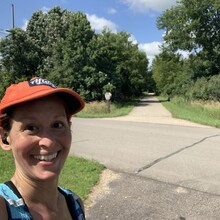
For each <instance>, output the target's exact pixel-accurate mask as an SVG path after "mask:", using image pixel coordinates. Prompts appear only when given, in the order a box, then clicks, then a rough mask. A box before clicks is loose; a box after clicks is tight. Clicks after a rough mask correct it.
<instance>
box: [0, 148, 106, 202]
mask: <svg viewBox="0 0 220 220" xmlns="http://www.w3.org/2000/svg"><path fill="white" fill-rule="evenodd" d="M0 168H1V169H0V182H5V181H7V180H9V179H10V178H11V176H12V175H13V172H14V161H13V157H12V154H11V152H7V151H3V150H2V149H0ZM103 169H104V166H103V165H101V164H99V163H97V162H96V161H92V160H86V159H83V158H79V157H73V156H69V157H68V158H67V161H66V163H65V166H64V169H63V172H62V174H61V177H60V185H61V186H63V187H66V188H68V189H70V190H72V191H74V192H75V193H77V194H78V195H79V196H80V197H81V198H82V199H83V200H85V199H86V198H87V196H88V194H89V192H90V191H91V189H92V188H93V186H94V185H96V184H97V182H98V181H99V177H100V174H101V172H102V170H103Z"/></svg>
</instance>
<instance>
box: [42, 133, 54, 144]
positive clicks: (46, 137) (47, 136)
mask: <svg viewBox="0 0 220 220" xmlns="http://www.w3.org/2000/svg"><path fill="white" fill-rule="evenodd" d="M55 142H56V141H55V137H54V135H53V134H51V133H50V132H44V133H42V134H41V136H39V146H44V147H53V146H54V145H55Z"/></svg>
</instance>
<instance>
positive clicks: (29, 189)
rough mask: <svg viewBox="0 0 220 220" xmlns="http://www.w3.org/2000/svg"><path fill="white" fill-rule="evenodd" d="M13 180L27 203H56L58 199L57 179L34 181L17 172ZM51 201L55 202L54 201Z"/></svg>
mask: <svg viewBox="0 0 220 220" xmlns="http://www.w3.org/2000/svg"><path fill="white" fill-rule="evenodd" d="M11 181H12V182H13V183H14V185H15V186H16V188H17V190H18V191H19V192H20V194H21V196H22V197H23V199H24V200H25V202H26V203H27V204H28V203H29V204H30V203H41V204H42V203H43V204H45V205H55V204H56V203H55V201H58V196H59V192H58V190H57V182H58V181H57V180H48V181H33V180H31V179H28V178H24V177H23V176H22V177H21V176H20V175H18V174H15V175H14V176H13V177H12V179H11ZM51 201H54V202H53V203H52V202H51Z"/></svg>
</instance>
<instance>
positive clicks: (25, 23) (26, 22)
mask: <svg viewBox="0 0 220 220" xmlns="http://www.w3.org/2000/svg"><path fill="white" fill-rule="evenodd" d="M28 22H29V20H27V19H24V20H23V25H22V27H21V29H23V30H26V28H27V25H28Z"/></svg>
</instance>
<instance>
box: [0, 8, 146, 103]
mask: <svg viewBox="0 0 220 220" xmlns="http://www.w3.org/2000/svg"><path fill="white" fill-rule="evenodd" d="M0 53H1V55H2V59H1V63H2V66H3V68H2V71H1V72H0V74H1V78H5V79H4V82H3V84H2V85H3V89H4V88H5V87H6V86H7V85H8V84H10V83H12V82H16V81H20V80H21V79H29V78H31V77H33V76H36V75H37V76H42V77H46V78H48V79H50V80H51V81H53V82H54V83H55V84H57V85H58V86H63V87H69V88H72V89H74V90H76V91H77V92H79V93H80V94H81V95H82V96H83V97H84V98H85V100H87V101H92V100H102V99H103V97H104V93H105V92H106V91H107V90H109V89H110V90H111V93H112V94H113V99H115V100H121V99H125V98H126V97H131V96H136V95H139V94H141V93H142V92H143V91H145V90H147V84H146V83H147V73H148V70H147V67H148V60H147V57H146V54H145V53H144V52H141V51H139V50H138V45H137V44H134V43H133V42H132V41H131V40H130V34H128V33H126V32H120V33H117V34H115V33H112V32H110V31H107V30H104V31H103V32H102V33H101V34H96V33H95V32H94V31H93V30H92V29H91V26H90V23H89V21H88V20H87V17H86V15H85V14H83V13H81V12H70V11H67V10H64V9H61V8H60V7H54V8H52V9H51V10H50V11H49V12H48V13H43V12H42V11H40V10H39V11H37V12H35V13H34V14H33V15H32V17H31V19H30V20H29V23H28V25H27V30H26V31H24V30H21V29H14V30H12V31H11V34H10V35H9V36H8V37H7V38H5V39H4V40H2V41H1V42H0ZM109 85H110V88H109ZM110 90H109V91H110Z"/></svg>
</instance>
